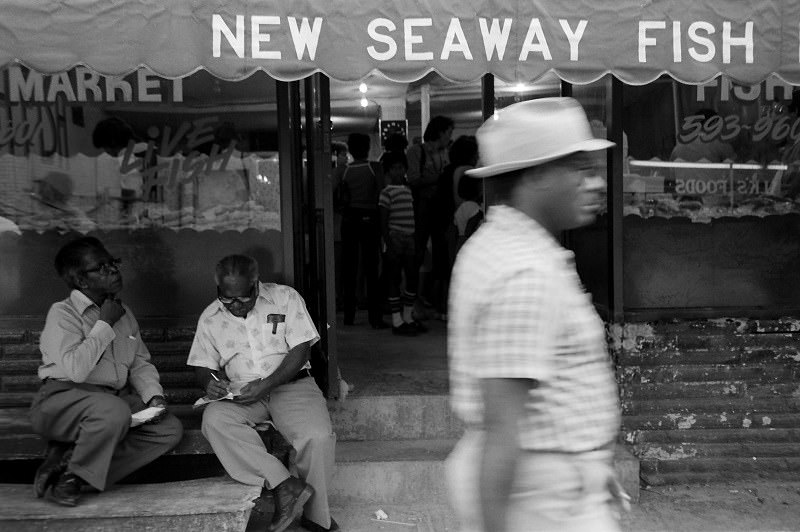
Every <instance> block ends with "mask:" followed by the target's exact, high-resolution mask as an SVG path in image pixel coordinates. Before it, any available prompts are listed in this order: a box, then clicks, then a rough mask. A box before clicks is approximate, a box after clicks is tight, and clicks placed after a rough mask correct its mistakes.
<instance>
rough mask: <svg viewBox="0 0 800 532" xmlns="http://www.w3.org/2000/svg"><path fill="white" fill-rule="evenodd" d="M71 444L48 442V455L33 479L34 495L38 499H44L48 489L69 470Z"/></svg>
mask: <svg viewBox="0 0 800 532" xmlns="http://www.w3.org/2000/svg"><path fill="white" fill-rule="evenodd" d="M68 448H69V444H67V443H61V442H57V441H49V442H47V454H46V455H45V459H44V462H42V465H40V466H39V469H37V470H36V475H34V477H33V493H34V495H36V496H37V497H38V498H40V499H41V498H42V497H44V494H45V492H46V491H47V489H48V488H49V487H50V486H51V485H53V483H54V482H55V481H56V480H57V479H58V476H59V475H60V474H61V473H63V472H64V470H65V469H66V468H67V462H68V461H69V457H68V456H69V455H71V454H72V453H71V452H70V453H67V452H66V451H67V449H68Z"/></svg>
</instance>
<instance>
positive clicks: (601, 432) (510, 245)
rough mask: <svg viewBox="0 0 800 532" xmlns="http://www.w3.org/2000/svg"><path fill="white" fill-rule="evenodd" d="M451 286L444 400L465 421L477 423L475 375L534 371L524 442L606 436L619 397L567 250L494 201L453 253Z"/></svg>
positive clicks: (537, 445)
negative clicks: (447, 395) (482, 220)
mask: <svg viewBox="0 0 800 532" xmlns="http://www.w3.org/2000/svg"><path fill="white" fill-rule="evenodd" d="M450 291H451V292H450V294H451V295H450V308H449V311H448V314H449V317H450V319H449V320H448V356H449V361H450V385H451V386H450V389H451V401H452V407H453V409H454V411H455V412H456V414H457V415H458V416H459V417H460V418H461V419H462V420H463V421H465V422H466V423H467V424H468V425H472V426H481V425H483V423H484V420H483V403H482V397H481V389H480V380H481V379H488V378H525V379H534V380H536V381H538V386H536V387H535V388H533V389H532V390H531V391H530V395H529V401H528V404H527V405H526V411H527V417H526V419H525V420H524V421H523V423H522V425H521V436H520V439H521V441H520V446H521V447H522V448H523V449H527V450H535V451H551V452H582V451H588V450H591V449H595V448H598V447H601V446H604V445H606V444H609V443H611V442H612V441H614V439H615V438H616V435H617V433H618V430H619V422H620V417H619V416H620V414H619V399H618V395H617V386H616V382H615V380H614V374H613V371H612V369H611V364H610V358H609V356H608V351H607V349H606V341H605V328H604V326H603V322H602V320H601V319H600V317H599V316H598V315H597V313H596V312H595V310H594V307H593V305H592V302H591V298H590V296H589V295H588V294H587V293H586V292H585V291H584V290H583V288H582V286H581V284H580V281H579V279H578V275H577V272H576V270H575V265H574V258H573V255H572V253H571V252H569V251H567V250H565V249H564V248H562V247H561V246H560V245H559V244H558V243H557V242H556V241H555V239H554V238H553V237H552V236H551V235H550V234H549V233H548V232H547V231H546V230H545V229H544V228H542V227H541V226H540V225H539V224H538V223H536V222H535V221H533V220H532V219H531V218H529V217H528V216H526V215H525V214H523V213H521V212H519V211H517V210H516V209H513V208H511V207H507V206H495V207H492V208H491V210H490V211H489V216H488V217H487V222H486V223H485V224H484V225H483V226H482V227H481V229H480V230H479V231H478V232H476V233H475V234H474V235H473V236H472V237H471V238H470V239H469V240H468V241H467V243H466V244H465V246H464V248H462V250H461V252H460V253H459V255H458V258H457V260H456V264H455V266H454V269H453V277H452V281H451V286H450Z"/></svg>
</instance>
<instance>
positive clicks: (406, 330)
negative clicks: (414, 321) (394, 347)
mask: <svg viewBox="0 0 800 532" xmlns="http://www.w3.org/2000/svg"><path fill="white" fill-rule="evenodd" d="M392 334H396V335H397V336H416V335H417V328H416V327H414V326H413V325H411V324H410V323H405V322H403V323H402V325H399V326H397V327H392Z"/></svg>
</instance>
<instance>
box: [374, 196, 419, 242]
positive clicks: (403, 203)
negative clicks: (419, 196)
mask: <svg viewBox="0 0 800 532" xmlns="http://www.w3.org/2000/svg"><path fill="white" fill-rule="evenodd" d="M378 205H379V206H380V207H383V208H385V209H388V210H389V231H397V232H399V233H406V234H409V235H410V234H413V233H414V200H413V199H412V197H411V189H409V188H408V187H407V186H406V185H386V187H385V188H384V189H383V190H381V195H380V198H378Z"/></svg>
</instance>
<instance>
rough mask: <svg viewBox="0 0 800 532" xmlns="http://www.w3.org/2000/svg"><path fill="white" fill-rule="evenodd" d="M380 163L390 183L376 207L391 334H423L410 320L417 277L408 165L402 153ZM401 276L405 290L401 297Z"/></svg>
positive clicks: (384, 158) (388, 156)
mask: <svg viewBox="0 0 800 532" xmlns="http://www.w3.org/2000/svg"><path fill="white" fill-rule="evenodd" d="M381 162H382V164H383V173H384V175H385V176H386V178H387V181H388V182H389V185H387V186H386V187H385V188H384V189H383V190H382V191H381V194H380V197H379V199H378V207H379V208H380V213H381V234H382V235H383V241H384V245H385V249H386V252H385V253H384V259H383V267H384V273H385V279H386V281H387V284H388V287H387V288H388V295H389V307H390V309H391V311H392V333H393V334H398V335H401V336H416V335H417V334H418V333H419V332H423V327H422V324H420V323H419V322H417V321H416V320H414V317H413V310H414V300H415V299H416V297H417V282H418V275H419V274H418V272H417V265H416V262H415V260H414V251H415V245H414V203H413V199H412V197H411V189H410V188H408V185H406V170H408V162H407V161H406V157H405V155H404V154H402V153H386V154H384V156H383V160H382V161H381ZM403 273H405V290H403V291H402V297H401V291H400V286H401V284H402V279H403Z"/></svg>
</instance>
